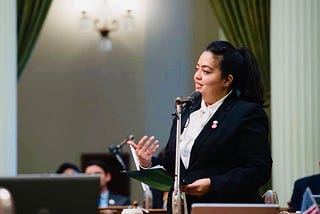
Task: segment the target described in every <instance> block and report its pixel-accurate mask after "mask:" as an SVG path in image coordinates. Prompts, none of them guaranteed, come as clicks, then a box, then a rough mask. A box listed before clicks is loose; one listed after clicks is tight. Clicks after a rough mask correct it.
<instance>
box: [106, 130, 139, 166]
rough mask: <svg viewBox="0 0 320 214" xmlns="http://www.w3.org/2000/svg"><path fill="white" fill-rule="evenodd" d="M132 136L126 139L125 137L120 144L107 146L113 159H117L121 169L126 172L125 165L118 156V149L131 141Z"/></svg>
mask: <svg viewBox="0 0 320 214" xmlns="http://www.w3.org/2000/svg"><path fill="white" fill-rule="evenodd" d="M133 138H134V137H133V135H132V134H131V135H129V136H128V137H126V139H124V140H123V141H122V142H121V143H120V144H117V145H114V144H111V145H110V146H109V151H110V152H111V153H112V154H113V155H114V156H115V158H116V159H117V161H118V162H119V163H120V165H121V167H122V169H123V170H126V169H127V167H126V164H125V163H124V161H123V159H122V157H121V155H120V149H121V147H122V146H123V145H125V144H126V143H127V142H128V141H129V140H133Z"/></svg>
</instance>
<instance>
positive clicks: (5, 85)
mask: <svg viewBox="0 0 320 214" xmlns="http://www.w3.org/2000/svg"><path fill="white" fill-rule="evenodd" d="M16 20H17V19H16V2H15V1H0V26H1V27H0V29H1V33H0V47H1V48H0V97H1V99H0V175H15V174H16V173H17V93H16V92H17V89H16V88H17V48H16V47H17V46H16V41H17V36H16V35H17V30H16V27H15V26H16V25H15V23H16Z"/></svg>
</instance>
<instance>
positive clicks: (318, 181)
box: [290, 174, 320, 211]
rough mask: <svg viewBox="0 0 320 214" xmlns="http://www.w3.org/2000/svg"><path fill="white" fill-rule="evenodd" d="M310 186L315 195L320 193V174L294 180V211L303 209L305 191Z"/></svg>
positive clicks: (291, 204) (291, 203) (292, 207)
mask: <svg viewBox="0 0 320 214" xmlns="http://www.w3.org/2000/svg"><path fill="white" fill-rule="evenodd" d="M307 187H309V188H310V190H311V192H312V194H313V195H318V194H320V174H317V175H311V176H307V177H303V178H300V179H298V180H296V181H295V182H294V187H293V192H292V196H291V201H290V207H291V209H292V211H299V210H301V203H302V198H303V193H304V191H305V190H306V188H307Z"/></svg>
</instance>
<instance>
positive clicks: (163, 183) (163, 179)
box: [122, 165, 174, 192]
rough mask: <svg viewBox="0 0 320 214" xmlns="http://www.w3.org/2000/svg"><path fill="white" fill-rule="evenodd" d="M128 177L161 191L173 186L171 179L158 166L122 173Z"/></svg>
mask: <svg viewBox="0 0 320 214" xmlns="http://www.w3.org/2000/svg"><path fill="white" fill-rule="evenodd" d="M122 172H123V173H125V174H127V175H128V176H129V177H131V178H134V179H136V180H138V181H140V182H142V183H145V184H147V185H149V186H150V187H153V188H155V189H158V190H161V191H165V192H167V191H169V190H170V188H171V187H172V186H173V182H174V180H173V177H171V175H170V174H169V173H168V172H167V171H166V170H165V169H164V168H163V167H162V166H160V165H157V166H154V167H151V168H148V169H142V168H141V169H140V170H136V171H122Z"/></svg>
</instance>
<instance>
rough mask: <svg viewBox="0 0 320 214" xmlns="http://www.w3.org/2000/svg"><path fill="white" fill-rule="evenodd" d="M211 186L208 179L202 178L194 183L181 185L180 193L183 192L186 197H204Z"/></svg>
mask: <svg viewBox="0 0 320 214" xmlns="http://www.w3.org/2000/svg"><path fill="white" fill-rule="evenodd" d="M210 186H211V181H210V179H209V178H202V179H199V180H196V181H195V182H193V183H191V184H187V185H181V191H182V192H185V193H186V194H188V195H193V196H198V197H201V196H204V195H205V194H206V193H207V192H209V189H210Z"/></svg>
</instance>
